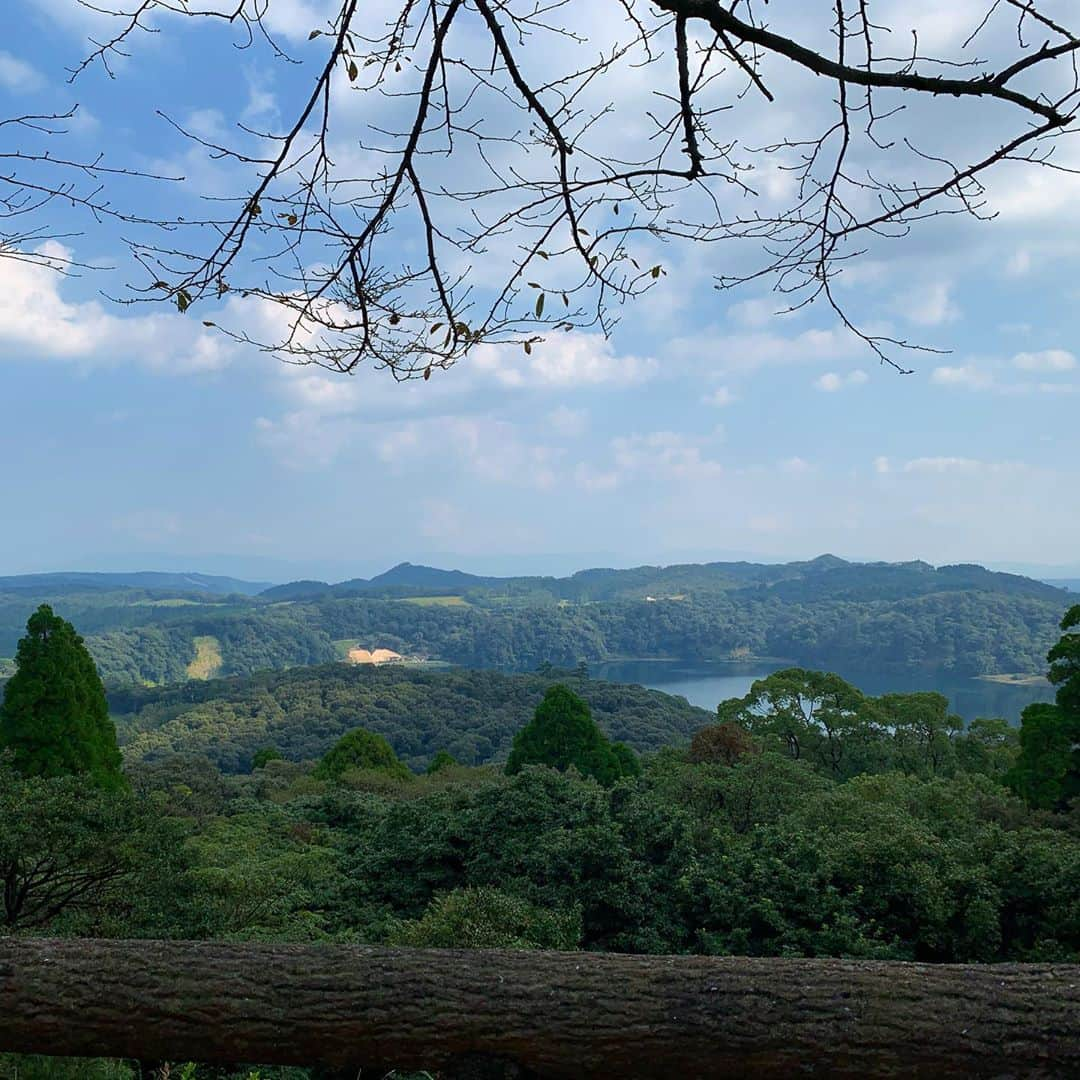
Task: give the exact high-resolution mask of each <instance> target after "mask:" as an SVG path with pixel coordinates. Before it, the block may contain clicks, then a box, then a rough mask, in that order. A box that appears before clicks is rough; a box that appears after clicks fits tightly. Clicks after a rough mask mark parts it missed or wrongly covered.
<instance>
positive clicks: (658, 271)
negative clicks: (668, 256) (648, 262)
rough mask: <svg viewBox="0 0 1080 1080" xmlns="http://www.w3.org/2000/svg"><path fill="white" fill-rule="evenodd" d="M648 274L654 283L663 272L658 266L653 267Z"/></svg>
mask: <svg viewBox="0 0 1080 1080" xmlns="http://www.w3.org/2000/svg"><path fill="white" fill-rule="evenodd" d="M649 273H650V274H652V276H653V280H654V281H655V280H656V279H657V278H658V277H659V276H660V275H661V274H662V273H663V271H662V270H661V268H660V267H659V266H654V267H653V268H652V269H651V270H650V271H649Z"/></svg>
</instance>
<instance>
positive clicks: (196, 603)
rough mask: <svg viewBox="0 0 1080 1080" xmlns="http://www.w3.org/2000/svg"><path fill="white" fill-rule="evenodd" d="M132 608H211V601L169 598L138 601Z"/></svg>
mask: <svg viewBox="0 0 1080 1080" xmlns="http://www.w3.org/2000/svg"><path fill="white" fill-rule="evenodd" d="M131 606H132V607H209V606H212V602H211V601H203V600H190V599H188V598H187V597H186V596H167V597H165V598H164V599H163V600H136V601H135V602H134V603H133V604H132V605H131Z"/></svg>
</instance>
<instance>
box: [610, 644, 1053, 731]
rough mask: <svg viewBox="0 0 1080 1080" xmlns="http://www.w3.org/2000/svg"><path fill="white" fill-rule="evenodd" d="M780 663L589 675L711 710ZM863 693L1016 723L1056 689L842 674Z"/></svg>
mask: <svg viewBox="0 0 1080 1080" xmlns="http://www.w3.org/2000/svg"><path fill="white" fill-rule="evenodd" d="M781 666H783V665H780V664H763V663H753V664H749V663H705V662H700V661H683V660H620V661H617V662H613V663H608V664H594V665H591V668H590V672H591V674H592V675H593V676H594V677H595V678H598V679H609V680H611V681H612V682H625V683H640V684H641V685H642V686H648V687H651V688H652V689H654V690H663V691H664V693H666V694H681V695H682V696H683V697H684V698H686V700H687V701H689V702H690V703H691V704H692V705H700V706H701V707H702V708H704V709H710V710H712V709H715V708H716V706H717V705H718V704H719V703H720V702H721V701H724V700H725V699H727V698H733V697H742V696H743V695H744V694H745V693H747V691H749V689H750V684H751V683H752V682H753V681H754V680H755V679H760V678H763V677H764V676H765V675H767V674H769V672H771V671H776V670H778V669H779V668H780V667H781ZM839 674H841V675H843V676H844V678H845V679H847V680H848V681H849V682H851V683H853V684H854V685H855V686H857V687H858V688H859V689H860V690H862V691H863V692H864V693H866V694H873V695H874V696H877V695H879V694H888V693H910V692H911V691H914V690H936V691H937V692H938V693H940V694H944V695H945V696H946V697H947V698H948V699H949V702H950V704H951V705H952V709H953V712H955V713H957V714H958V715H959V716H962V717H963V718H964V719H965V720H969V721H970V720H974V719H975V718H976V717H979V716H1003V717H1005V718H1006V719H1007V720H1009V721H1010V722H1012V723H1014V724H1015V723H1019V720H1020V713H1021V711H1022V710H1023V709H1024V707H1025V706H1027V705H1030V704H1031V703H1032V702H1033V701H1053V699H1054V688H1053V687H1052V686H1051V685H1050V684H1049V683H1045V682H1044V683H1037V684H1035V685H1032V686H1012V685H1009V684H1007V683H994V682H986V681H984V680H983V679H970V678H966V677H963V676H955V675H949V673H948V672H938V673H926V672H918V673H904V674H893V675H875V674H872V673H867V672H859V673H857V674H849V673H845V672H842V671H841V672H840V673H839Z"/></svg>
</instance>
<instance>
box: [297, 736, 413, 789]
mask: <svg viewBox="0 0 1080 1080" xmlns="http://www.w3.org/2000/svg"><path fill="white" fill-rule="evenodd" d="M355 769H363V770H370V771H371V772H380V773H385V774H386V775H387V776H393V777H395V778H396V779H398V780H408V779H409V778H410V777H411V776H412V773H411V772H409V769H408V767H407V766H406V765H403V764H402V763H401V762H400V761H399V760H398V756H397V754H395V753H394V748H393V747H392V746H391V745H390V744H389V743H388V742H387V741H386V740H385V739H384V738H383V737H382V736H381V735H375V734H373V733H372V732H370V731H367V730H365V729H364V728H354V729H353V730H352V731H350V732H348V733H347V734H345V735H342V736H341V738H340V739H338V741H337V742H336V743H335V744H334V745H333V746H332V747H331V748H330V749H329V750H328V751H327V752H326V755H325V756H324V757H323V759H322V761H320V762H319V764H318V765H317V766H316V768H315V776H316V777H317V778H318V779H320V780H340V779H341V777H342V776H344V775H345V773H347V772H352V771H353V770H355Z"/></svg>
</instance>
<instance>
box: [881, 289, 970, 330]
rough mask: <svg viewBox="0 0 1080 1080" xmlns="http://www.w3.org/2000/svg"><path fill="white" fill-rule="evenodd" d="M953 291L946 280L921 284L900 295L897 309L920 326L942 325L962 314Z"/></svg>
mask: <svg viewBox="0 0 1080 1080" xmlns="http://www.w3.org/2000/svg"><path fill="white" fill-rule="evenodd" d="M951 293H952V285H951V284H950V283H949V282H946V281H937V282H931V283H930V284H927V285H920V286H919V287H918V288H915V289H912V290H910V291H909V292H907V293H905V294H904V295H903V296H901V297H900V300H899V302H898V304H897V307H896V310H897V311H898V312H899V313H900V314H901V315H903V316H904V317H905V318H906V319H908V320H909V321H911V322H913V323H916V324H918V325H919V326H940V325H941V324H942V323H947V322H952V321H953V320H954V319H957V318H958V317H959V315H960V309H959V308H958V307H957V306H956V305H955V304H954V303H953V301H952V298H951Z"/></svg>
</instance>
